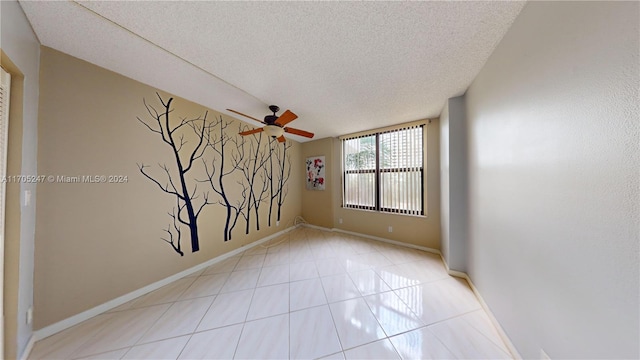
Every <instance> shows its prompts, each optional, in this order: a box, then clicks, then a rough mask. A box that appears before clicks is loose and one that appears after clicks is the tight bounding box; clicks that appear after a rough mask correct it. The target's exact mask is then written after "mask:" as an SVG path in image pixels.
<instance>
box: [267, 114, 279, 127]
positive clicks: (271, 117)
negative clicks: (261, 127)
mask: <svg viewBox="0 0 640 360" xmlns="http://www.w3.org/2000/svg"><path fill="white" fill-rule="evenodd" d="M276 120H278V116H276V115H267V116H265V117H264V122H266V123H267V124H269V125H271V124H273V123H275V122H276Z"/></svg>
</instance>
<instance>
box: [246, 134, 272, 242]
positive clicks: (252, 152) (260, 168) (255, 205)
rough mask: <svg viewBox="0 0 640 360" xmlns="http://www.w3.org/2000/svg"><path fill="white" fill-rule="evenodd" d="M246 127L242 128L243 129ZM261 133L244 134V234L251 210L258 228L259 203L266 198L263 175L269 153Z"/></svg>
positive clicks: (248, 224) (247, 231)
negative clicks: (245, 150) (245, 143)
mask: <svg viewBox="0 0 640 360" xmlns="http://www.w3.org/2000/svg"><path fill="white" fill-rule="evenodd" d="M246 129H247V128H246V127H245V128H243V129H242V130H243V131H245V130H246ZM263 137H264V136H263V135H262V133H258V134H253V135H250V136H245V138H249V141H248V143H249V145H248V146H249V152H248V156H247V157H246V158H245V159H244V161H243V162H242V166H241V171H242V174H243V176H244V182H245V183H244V184H245V185H246V186H245V189H244V191H243V197H245V198H247V206H246V207H245V209H244V211H243V212H242V216H243V217H244V220H245V222H246V226H245V234H249V227H250V223H251V212H252V211H253V213H254V214H255V217H256V231H259V230H260V213H259V212H258V210H259V209H260V204H262V203H263V202H264V201H265V200H266V196H265V194H266V192H267V189H268V188H269V187H268V184H267V176H266V175H265V171H266V170H265V164H266V162H267V161H268V160H269V156H270V153H267V152H265V149H264V147H263V146H261V144H262V139H263Z"/></svg>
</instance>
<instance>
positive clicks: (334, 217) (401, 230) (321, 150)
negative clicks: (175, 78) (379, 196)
mask: <svg viewBox="0 0 640 360" xmlns="http://www.w3.org/2000/svg"><path fill="white" fill-rule="evenodd" d="M438 126H439V125H438V120H432V122H431V124H429V125H428V126H427V127H426V128H427V130H426V138H427V141H426V143H425V154H424V155H425V159H426V161H425V166H426V170H427V171H426V176H425V189H426V192H425V213H426V214H427V215H426V216H407V215H394V214H384V213H379V212H374V211H363V210H356V209H346V208H343V207H342V190H341V189H342V185H341V181H342V180H341V156H342V155H341V149H340V140H339V139H335V138H328V139H321V140H316V141H313V142H306V143H303V144H302V152H303V154H308V155H323V154H324V155H325V156H327V178H328V179H330V180H331V181H330V182H328V183H327V190H326V191H329V192H330V193H327V194H322V193H323V192H322V191H306V190H305V191H304V192H303V196H302V201H303V204H305V205H304V206H303V216H305V219H306V220H307V221H309V222H310V223H311V224H314V225H318V226H324V227H328V228H337V229H342V230H346V231H353V232H358V233H362V234H367V235H371V236H377V237H381V238H386V239H390V240H395V241H400V242H404V243H407V244H412V245H418V246H423V247H428V248H432V249H439V248H440V175H439V171H440V159H439V147H440V145H439V130H438ZM329 159H331V162H329ZM326 191H325V192H326ZM307 217H308V218H307ZM340 219H342V224H340V221H339V220H340ZM389 226H391V227H392V228H393V232H391V233H390V232H389V231H388V228H389Z"/></svg>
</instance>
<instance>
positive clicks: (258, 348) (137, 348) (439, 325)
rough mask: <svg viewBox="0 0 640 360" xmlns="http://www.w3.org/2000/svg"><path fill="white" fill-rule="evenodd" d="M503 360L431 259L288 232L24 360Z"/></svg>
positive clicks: (486, 328) (469, 305) (476, 308)
mask: <svg viewBox="0 0 640 360" xmlns="http://www.w3.org/2000/svg"><path fill="white" fill-rule="evenodd" d="M231 358H237V359H286V358H295V359H312V358H325V359H442V358H447V359H455V358H458V359H469V358H476V359H506V358H511V355H510V354H509V351H508V350H507V347H506V346H505V345H504V343H503V342H502V340H501V339H500V337H499V335H498V332H497V331H496V329H495V328H494V327H493V325H492V324H491V322H490V321H489V319H488V317H487V315H486V314H485V313H484V311H483V310H482V308H481V307H480V304H479V302H478V300H477V298H476V297H475V296H474V294H473V292H472V291H471V289H470V288H469V286H468V284H467V283H466V282H465V281H464V280H461V279H458V278H454V277H451V276H449V275H448V274H447V272H446V271H445V268H444V265H443V264H442V261H441V259H440V257H439V256H438V255H435V254H431V253H427V252H423V251H419V250H414V249H409V248H405V247H400V246H394V245H390V244H387V243H383V242H377V241H373V240H368V239H364V238H360V237H356V236H351V235H345V234H341V233H333V232H324V231H319V230H316V229H310V228H298V229H295V230H293V231H291V232H289V233H287V234H285V235H283V236H281V237H279V238H277V239H273V240H271V242H270V243H269V244H268V245H265V246H256V247H253V248H251V249H248V250H246V251H245V252H244V253H242V254H240V255H237V256H234V257H231V258H229V259H226V260H224V261H221V262H219V263H217V264H214V265H212V266H210V267H209V268H207V269H205V270H203V271H199V272H198V273H195V274H192V275H191V276H188V277H185V278H183V279H180V280H177V281H175V282H173V283H171V284H169V285H167V286H165V287H163V288H161V289H158V290H156V291H154V292H151V293H149V294H147V295H144V296H142V297H140V298H137V299H135V300H132V301H130V302H128V303H126V304H123V305H121V306H119V307H117V308H115V309H113V310H111V311H109V312H106V313H103V314H101V315H98V316H96V317H94V318H92V319H89V320H87V321H85V322H83V323H81V324H79V325H77V326H74V327H72V328H70V329H67V330H65V331H63V332H60V333H58V334H56V335H53V336H51V337H49V338H46V339H43V340H41V341H39V342H37V343H36V345H35V347H34V349H33V351H32V353H31V356H30V359H231Z"/></svg>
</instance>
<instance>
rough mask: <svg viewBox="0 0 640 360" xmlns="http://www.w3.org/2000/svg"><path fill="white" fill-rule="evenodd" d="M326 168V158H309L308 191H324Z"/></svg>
mask: <svg viewBox="0 0 640 360" xmlns="http://www.w3.org/2000/svg"><path fill="white" fill-rule="evenodd" d="M325 166H326V164H325V162H324V156H313V157H310V158H307V190H324V186H325V184H326V179H325V175H324V170H325Z"/></svg>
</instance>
